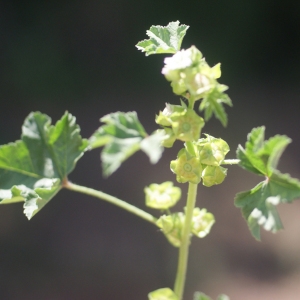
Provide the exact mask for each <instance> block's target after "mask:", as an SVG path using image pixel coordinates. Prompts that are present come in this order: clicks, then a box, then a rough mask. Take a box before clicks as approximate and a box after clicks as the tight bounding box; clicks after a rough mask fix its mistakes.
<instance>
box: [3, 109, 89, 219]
mask: <svg viewBox="0 0 300 300" xmlns="http://www.w3.org/2000/svg"><path fill="white" fill-rule="evenodd" d="M50 123H51V119H50V118H49V117H48V116H47V115H44V114H41V113H39V112H36V113H31V114H30V115H29V116H28V117H27V118H26V119H25V121H24V124H23V126H22V140H19V141H16V142H15V143H10V144H7V145H3V146H0V203H1V204H7V203H14V202H19V201H25V204H24V213H25V214H26V216H27V218H28V219H31V218H32V216H33V215H35V214H36V213H37V212H38V211H39V210H40V209H41V208H42V207H43V206H44V205H45V204H46V203H47V202H48V201H49V200H51V199H52V197H53V196H54V195H55V194H56V193H57V192H58V191H59V190H60V188H61V182H62V181H63V180H64V179H65V178H66V176H67V175H68V174H69V173H70V172H72V170H73V169H74V167H75V165H76V162H77V161H78V159H79V158H80V157H81V156H82V155H83V153H84V151H85V150H86V148H87V146H88V142H87V140H83V139H82V138H81V136H80V134H79V132H80V129H79V126H78V125H76V123H75V117H73V116H72V115H71V114H69V113H67V112H66V113H65V115H64V116H63V117H62V118H61V120H59V121H58V122H57V123H56V124H55V126H53V125H51V124H50Z"/></svg>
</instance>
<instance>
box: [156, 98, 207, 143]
mask: <svg viewBox="0 0 300 300" xmlns="http://www.w3.org/2000/svg"><path fill="white" fill-rule="evenodd" d="M155 122H156V123H157V124H159V125H161V126H162V127H163V129H161V130H162V131H164V133H165V134H167V135H168V138H167V139H165V140H164V141H163V146H164V147H167V148H170V147H172V146H173V143H174V142H175V140H180V141H183V142H189V141H194V140H197V139H198V138H199V136H200V134H201V129H202V127H203V126H204V120H203V118H201V117H200V116H198V115H197V114H196V112H195V111H194V110H193V109H190V108H188V107H186V106H185V105H184V103H183V105H171V104H168V103H167V104H166V107H165V109H164V110H163V111H161V112H160V113H159V115H158V116H156V119H155Z"/></svg>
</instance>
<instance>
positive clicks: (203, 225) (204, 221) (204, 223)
mask: <svg viewBox="0 0 300 300" xmlns="http://www.w3.org/2000/svg"><path fill="white" fill-rule="evenodd" d="M214 223H215V217H214V215H213V214H212V213H209V212H207V210H206V209H205V208H202V209H200V208H198V207H196V208H194V211H193V219H192V232H193V234H195V235H196V236H197V237H199V238H204V237H205V236H206V235H207V234H209V232H210V229H211V227H212V226H213V224H214Z"/></svg>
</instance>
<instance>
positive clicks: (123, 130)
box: [89, 112, 166, 176]
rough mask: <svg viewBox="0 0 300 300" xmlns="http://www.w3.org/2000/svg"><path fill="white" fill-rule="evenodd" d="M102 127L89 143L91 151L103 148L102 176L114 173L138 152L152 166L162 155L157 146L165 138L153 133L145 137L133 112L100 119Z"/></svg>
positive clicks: (109, 115)
mask: <svg viewBox="0 0 300 300" xmlns="http://www.w3.org/2000/svg"><path fill="white" fill-rule="evenodd" d="M101 121H102V122H104V123H105V124H104V125H102V126H101V127H100V128H99V129H98V130H97V131H96V132H95V133H94V134H93V135H92V137H91V138H90V139H89V142H90V147H91V148H92V149H94V148H97V147H101V146H104V148H103V150H102V152H101V161H102V169H103V175H104V176H109V175H111V174H112V173H113V172H115V171H116V170H117V169H118V168H119V167H120V165H121V164H122V162H124V161H125V160H126V159H128V158H129V157H130V156H132V155H133V154H134V153H135V152H137V151H138V150H142V151H144V152H145V153H146V154H147V155H148V156H149V158H150V162H151V163H156V162H157V161H158V160H159V159H160V157H161V154H162V152H163V147H162V146H161V143H162V141H163V140H164V139H165V138H166V136H165V135H164V134H163V133H161V132H154V133H153V134H152V135H150V136H148V135H147V133H146V131H145V129H144V127H143V126H142V124H141V123H140V121H139V120H138V117H137V114H136V112H127V113H124V112H116V113H111V114H108V115H106V116H104V117H103V118H101Z"/></svg>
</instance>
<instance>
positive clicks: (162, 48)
mask: <svg viewBox="0 0 300 300" xmlns="http://www.w3.org/2000/svg"><path fill="white" fill-rule="evenodd" d="M188 28H189V26H187V25H179V21H176V22H170V23H169V24H168V25H167V26H159V25H158V26H151V27H150V30H147V32H146V33H147V35H148V36H149V39H148V40H143V41H140V42H139V43H137V45H136V47H137V48H138V50H141V51H142V52H145V54H146V56H148V55H151V54H162V53H176V52H177V51H179V50H180V47H181V43H182V40H183V38H184V36H185V34H186V31H187V29H188Z"/></svg>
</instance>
